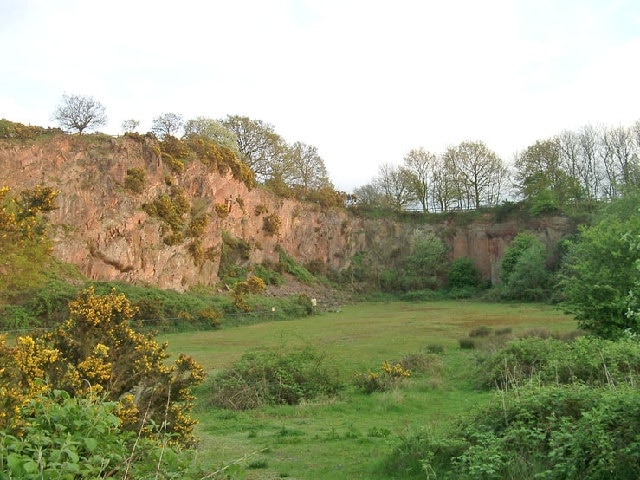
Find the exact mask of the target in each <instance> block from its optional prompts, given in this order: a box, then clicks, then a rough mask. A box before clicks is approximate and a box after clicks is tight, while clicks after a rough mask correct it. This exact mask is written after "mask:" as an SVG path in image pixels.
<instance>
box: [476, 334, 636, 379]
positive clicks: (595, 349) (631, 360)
mask: <svg viewBox="0 0 640 480" xmlns="http://www.w3.org/2000/svg"><path fill="white" fill-rule="evenodd" d="M480 378H481V382H482V384H483V385H484V386H485V387H495V386H498V387H499V388H513V387H518V386H522V385H524V384H527V383H530V382H532V381H534V380H535V382H536V383H542V384H556V385H557V384H570V383H573V382H576V381H579V382H582V383H584V384H586V385H592V386H605V385H618V384H621V383H626V382H630V381H631V382H634V381H637V379H638V378H640V345H638V343H637V342H635V341H633V340H620V341H617V342H613V341H610V340H603V339H597V338H593V337H579V338H577V339H575V340H574V341H572V342H563V341H560V340H557V339H555V338H544V339H543V338H539V337H528V338H524V339H521V340H516V341H513V342H511V343H509V344H508V345H507V346H506V347H504V348H503V349H502V350H500V351H499V352H496V353H495V354H494V355H492V356H490V357H489V358H487V359H486V360H485V361H484V362H483V363H482V364H481V365H480Z"/></svg>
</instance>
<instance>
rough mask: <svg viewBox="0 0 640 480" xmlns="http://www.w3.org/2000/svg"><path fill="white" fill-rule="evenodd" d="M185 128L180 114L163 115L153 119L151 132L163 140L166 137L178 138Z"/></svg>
mask: <svg viewBox="0 0 640 480" xmlns="http://www.w3.org/2000/svg"><path fill="white" fill-rule="evenodd" d="M183 126H184V120H183V119H182V115H180V114H179V113H163V114H162V115H158V116H157V117H155V118H154V119H153V122H152V124H151V131H152V132H153V133H155V135H156V136H157V137H158V138H159V139H160V140H162V139H163V138H164V137H166V136H171V137H177V136H178V132H179V131H180V129H181V128H182V127H183Z"/></svg>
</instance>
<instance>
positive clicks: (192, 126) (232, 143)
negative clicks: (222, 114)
mask: <svg viewBox="0 0 640 480" xmlns="http://www.w3.org/2000/svg"><path fill="white" fill-rule="evenodd" d="M184 136H185V137H193V136H195V137H202V138H205V139H209V140H211V141H213V142H215V143H216V144H217V145H219V146H221V147H227V148H228V149H229V150H231V151H232V152H233V153H234V154H235V155H236V157H238V159H242V155H241V154H240V150H239V149H238V138H237V136H236V134H235V133H234V132H232V131H231V130H229V129H228V128H227V127H225V126H224V125H223V123H222V122H221V121H220V120H214V119H213V118H206V117H196V118H192V119H190V120H187V122H186V123H185V124H184Z"/></svg>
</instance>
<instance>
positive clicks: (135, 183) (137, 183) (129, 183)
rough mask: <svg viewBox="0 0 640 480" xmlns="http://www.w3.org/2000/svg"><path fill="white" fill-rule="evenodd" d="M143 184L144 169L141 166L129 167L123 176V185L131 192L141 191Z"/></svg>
mask: <svg viewBox="0 0 640 480" xmlns="http://www.w3.org/2000/svg"><path fill="white" fill-rule="evenodd" d="M144 185H145V171H144V169H142V168H129V169H127V175H126V176H125V177H124V186H125V188H127V189H128V190H131V191H132V192H133V193H142V192H143V191H144Z"/></svg>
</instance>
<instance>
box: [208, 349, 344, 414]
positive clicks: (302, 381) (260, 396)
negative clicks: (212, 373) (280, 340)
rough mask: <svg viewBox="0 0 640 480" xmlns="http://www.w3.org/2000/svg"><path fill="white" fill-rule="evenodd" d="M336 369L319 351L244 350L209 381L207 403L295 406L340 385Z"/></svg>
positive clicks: (238, 407) (242, 407)
mask: <svg viewBox="0 0 640 480" xmlns="http://www.w3.org/2000/svg"><path fill="white" fill-rule="evenodd" d="M341 386H342V385H341V382H340V378H339V375H338V372H337V370H336V369H335V368H334V367H333V366H332V365H331V364H330V363H329V362H328V360H327V358H326V357H325V356H324V354H322V353H321V352H319V351H317V350H316V349H314V348H312V347H306V348H303V349H293V350H292V349H290V348H289V349H280V350H260V351H251V352H247V353H245V354H244V355H243V356H242V358H241V359H240V360H239V361H237V362H236V363H234V364H233V365H232V366H231V367H230V368H229V369H227V370H224V371H223V372H222V373H221V374H219V375H218V376H216V377H214V378H212V379H211V381H210V382H208V385H207V387H206V389H204V390H205V393H204V395H206V397H207V398H206V402H207V403H209V404H210V405H213V406H216V407H220V408H228V409H232V410H247V409H251V408H256V407H260V406H263V405H295V404H298V403H300V402H301V401H302V400H311V399H313V398H316V397H318V396H321V395H335V394H336V393H337V392H338V391H339V390H340V388H341Z"/></svg>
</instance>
